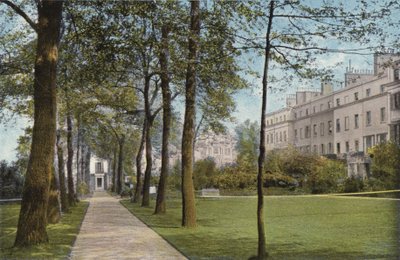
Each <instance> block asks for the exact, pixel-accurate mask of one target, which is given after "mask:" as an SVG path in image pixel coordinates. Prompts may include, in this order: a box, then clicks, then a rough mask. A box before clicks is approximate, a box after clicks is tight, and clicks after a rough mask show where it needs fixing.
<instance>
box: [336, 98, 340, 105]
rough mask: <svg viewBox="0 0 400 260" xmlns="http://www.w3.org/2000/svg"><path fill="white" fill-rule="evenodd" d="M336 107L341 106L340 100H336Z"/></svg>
mask: <svg viewBox="0 0 400 260" xmlns="http://www.w3.org/2000/svg"><path fill="white" fill-rule="evenodd" d="M336 106H340V98H337V99H336Z"/></svg>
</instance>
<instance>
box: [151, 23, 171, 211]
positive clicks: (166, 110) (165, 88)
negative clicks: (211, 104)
mask: <svg viewBox="0 0 400 260" xmlns="http://www.w3.org/2000/svg"><path fill="white" fill-rule="evenodd" d="M168 33H169V28H168V26H167V25H163V27H162V32H161V44H162V48H161V53H160V66H161V90H162V99H163V136H162V150H161V173H160V181H159V182H158V189H157V201H156V207H155V210H154V214H160V213H165V212H166V206H165V192H166V185H167V178H168V174H169V151H168V145H169V135H170V126H171V90H170V89H169V76H168Z"/></svg>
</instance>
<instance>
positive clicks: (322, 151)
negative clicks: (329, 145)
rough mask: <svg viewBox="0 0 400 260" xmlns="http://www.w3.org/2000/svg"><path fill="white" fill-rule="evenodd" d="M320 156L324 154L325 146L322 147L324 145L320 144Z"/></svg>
mask: <svg viewBox="0 0 400 260" xmlns="http://www.w3.org/2000/svg"><path fill="white" fill-rule="evenodd" d="M321 154H325V146H324V144H321Z"/></svg>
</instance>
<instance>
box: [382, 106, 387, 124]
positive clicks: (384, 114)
mask: <svg viewBox="0 0 400 260" xmlns="http://www.w3.org/2000/svg"><path fill="white" fill-rule="evenodd" d="M384 122H386V108H385V107H381V123H384Z"/></svg>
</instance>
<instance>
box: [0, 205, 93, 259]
mask: <svg viewBox="0 0 400 260" xmlns="http://www.w3.org/2000/svg"><path fill="white" fill-rule="evenodd" d="M88 205H89V203H88V202H80V203H78V204H77V206H76V207H72V208H71V212H70V213H67V214H65V215H64V216H63V217H62V219H61V221H60V222H59V223H58V224H51V225H48V228H47V232H48V235H49V240H50V242H49V243H48V244H41V245H37V246H32V247H28V248H12V245H13V243H14V240H15V234H16V230H17V223H18V215H19V209H20V205H19V204H10V205H0V217H1V218H0V248H1V251H0V259H32V258H39V259H66V258H67V256H68V254H69V253H70V251H71V247H72V244H73V243H74V241H75V238H76V236H77V234H78V232H79V228H80V225H81V223H82V220H83V217H84V215H85V212H86V209H87V207H88Z"/></svg>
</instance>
